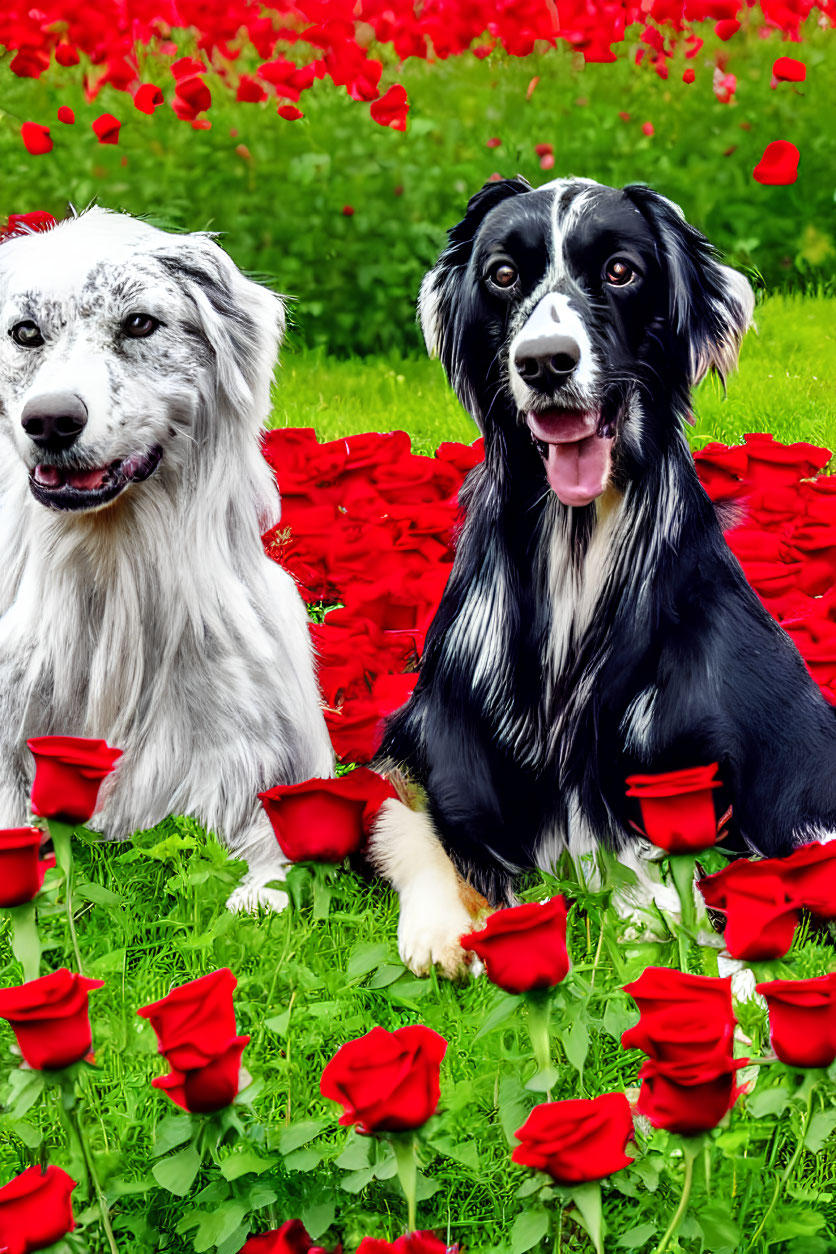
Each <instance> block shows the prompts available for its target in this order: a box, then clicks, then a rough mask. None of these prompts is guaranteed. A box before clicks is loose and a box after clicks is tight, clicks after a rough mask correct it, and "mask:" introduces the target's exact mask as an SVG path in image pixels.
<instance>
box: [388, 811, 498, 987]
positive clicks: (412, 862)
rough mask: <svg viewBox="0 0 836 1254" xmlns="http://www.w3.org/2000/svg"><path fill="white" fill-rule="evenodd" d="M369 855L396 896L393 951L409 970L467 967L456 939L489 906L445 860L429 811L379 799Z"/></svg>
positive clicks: (455, 971) (457, 971)
mask: <svg viewBox="0 0 836 1254" xmlns="http://www.w3.org/2000/svg"><path fill="white" fill-rule="evenodd" d="M368 857H369V861H370V862H371V864H372V866H373V867H374V868H375V870H376V871H377V872H378V874H379V875H381V876H382V877H383V878H384V879H386V880H388V881H389V883H390V884H391V885H392V887H393V888H394V889H395V891H396V892H397V894H398V897H399V899H400V920H399V923H398V950H399V952H400V956H401V960H402V961H403V962H404V964H405V965H406V966H407V967H409V969H410V971H412V972H413V973H414V974H415V975H426V974H427V972H428V971H429V970H430V968H431V967H432V966H433V965H436V964H437V965H438V966H439V967H440V969H441V971H442V974H444V975H446V976H447V977H448V978H450V979H455V978H456V977H458V976H461V975H464V974H465V973H466V972H467V971H468V969H469V968H470V969H471V970H472V969H473V968H472V967H471V964H470V958H471V955H470V954H469V953H468V952H467V951H466V950H464V949H462V947H461V945H460V943H459V938H460V937H461V936H462V935H464V933H465V932H470V931H472V930H473V929H474V927H476V926H478V923H479V921H480V919H481V918H482V917H483V916H484V915H485V914H486V913H487V912H488V910H489V909H490V907H489V906H488V903H487V902H486V901H485V899H484V897H482V896H481V895H480V894H479V893H477V892H476V890H475V889H473V888H471V887H470V885H469V884H467V883H465V881H464V880H463V879H462V877H461V875H460V874H459V872H458V871H457V870H456V868H455V866H454V865H453V863H452V862H451V861H450V859H449V857H448V856H447V854H446V852H445V850H444V847H443V845H442V844H441V841H440V839H439V837H438V833H437V832H436V830H435V827H434V826H433V822H432V819H431V818H430V815H429V814H428V813H427V812H426V811H424V810H411V809H409V807H408V806H406V805H404V804H403V803H402V802H400V801H395V800H389V801H386V802H384V804H383V806H382V807H381V809H380V812H379V814H378V817H377V820H376V822H375V825H374V827H373V829H372V833H371V836H370V838H369V847H368Z"/></svg>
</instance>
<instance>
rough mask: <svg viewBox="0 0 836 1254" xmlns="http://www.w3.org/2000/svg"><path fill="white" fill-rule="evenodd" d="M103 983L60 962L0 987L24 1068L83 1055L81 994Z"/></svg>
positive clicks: (53, 1065)
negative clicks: (33, 976)
mask: <svg viewBox="0 0 836 1254" xmlns="http://www.w3.org/2000/svg"><path fill="white" fill-rule="evenodd" d="M103 985H104V980H88V979H85V977H84V976H83V975H74V974H73V973H72V972H70V971H68V970H67V968H66V967H61V969H60V970H58V971H53V972H52V973H51V974H50V975H43V976H41V977H40V979H37V980H28V981H27V983H26V984H19V985H17V986H15V987H14V988H5V989H2V990H0V1019H7V1020H8V1022H9V1024H10V1025H11V1028H12V1031H13V1032H14V1034H15V1036H16V1037H17V1043H18V1045H19V1046H20V1052H21V1053H22V1054H23V1058H24V1060H25V1061H26V1062H27V1063H28V1064H29V1066H30V1067H34V1068H35V1070H36V1071H58V1070H61V1069H62V1068H63V1067H70V1066H72V1064H73V1063H75V1062H80V1061H81V1059H82V1058H86V1056H87V1055H88V1054H89V1053H90V1048H91V1045H92V1043H93V1036H92V1032H91V1030H90V1017H89V1013H88V1005H87V998H88V994H89V993H91V992H92V991H93V989H96V988H102V987H103ZM0 1248H2V1247H0Z"/></svg>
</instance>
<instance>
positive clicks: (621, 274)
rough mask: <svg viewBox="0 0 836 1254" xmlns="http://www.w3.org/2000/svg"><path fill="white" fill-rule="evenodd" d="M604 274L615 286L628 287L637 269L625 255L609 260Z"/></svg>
mask: <svg viewBox="0 0 836 1254" xmlns="http://www.w3.org/2000/svg"><path fill="white" fill-rule="evenodd" d="M604 274H605V276H606V280H607V282H608V283H611V284H612V286H613V287H626V285H627V284H628V283H632V281H633V279H634V278H635V277H636V272H635V270H634V269H633V267H632V266H631V265H630V263H629V262H628V261H625V260H624V258H623V257H613V259H612V261H608V262H607V264H606V267H605V269H604Z"/></svg>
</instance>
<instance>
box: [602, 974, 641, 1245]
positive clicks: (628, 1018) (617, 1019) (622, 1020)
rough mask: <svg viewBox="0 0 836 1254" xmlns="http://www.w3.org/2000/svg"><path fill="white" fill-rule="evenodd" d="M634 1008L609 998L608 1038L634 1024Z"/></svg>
mask: <svg viewBox="0 0 836 1254" xmlns="http://www.w3.org/2000/svg"><path fill="white" fill-rule="evenodd" d="M636 1018H637V1016H636V1008H635V1006H628V1005H627V1004H626V1002H623V1001H622V1000H621V999H620V998H618V999H616V998H614V997H611V998H610V999H609V1001H608V1002H607V1005H606V1009H605V1010H604V1019H603V1027H604V1031H605V1032H606V1033H607V1035H608V1036H612V1037H614V1038H615V1040H617V1041H620V1040H621V1037H622V1034H623V1033H624V1032H626V1031H627V1029H628V1028H631V1027H633V1025H634V1024H635V1022H636ZM625 1235H626V1234H625Z"/></svg>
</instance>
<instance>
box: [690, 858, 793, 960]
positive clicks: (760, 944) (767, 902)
mask: <svg viewBox="0 0 836 1254" xmlns="http://www.w3.org/2000/svg"><path fill="white" fill-rule="evenodd" d="M775 862H776V860H775V859H771V858H770V859H766V860H764V861H763V862H748V861H746V860H744V859H741V860H740V861H738V862H733V863H732V864H731V866H727V867H725V868H724V869H723V870H722V871H718V872H717V873H716V874H715V875H708V876H706V877H705V878H704V879H701V880H699V881H698V884H697V887H698V888H699V890H700V892H701V893H702V895H703V897H704V898H705V903H706V905H707V906H710V907H711V908H712V909H713V910H719V911H720V912H721V913H723V914H725V916H726V930H725V941H726V948H727V949H728V951H729V953H730V954H731V956H732V958H740V959H742V960H743V961H744V962H767V961H769V960H770V959H772V958H782V957H783V956H784V954H785V953H786V952H787V950H788V949H789V947H790V945H791V944H792V940H793V936H794V935H795V929H796V925H797V924H798V918H799V915H798V906H799V903H798V901H797V900H796V899H795V897H793V896H790V893H789V892H788V886H787V884H786V883H785V881H784V880H783V879H782V877H781V875H779V874H777V873H776V871H775V870H774V869H773V868H774V865H775Z"/></svg>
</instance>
